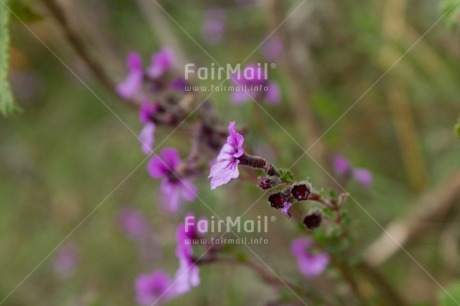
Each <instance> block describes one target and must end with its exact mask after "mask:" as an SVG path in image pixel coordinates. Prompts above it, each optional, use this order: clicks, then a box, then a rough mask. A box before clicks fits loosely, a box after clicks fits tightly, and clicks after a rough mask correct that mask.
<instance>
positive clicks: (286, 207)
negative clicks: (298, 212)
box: [281, 202, 292, 218]
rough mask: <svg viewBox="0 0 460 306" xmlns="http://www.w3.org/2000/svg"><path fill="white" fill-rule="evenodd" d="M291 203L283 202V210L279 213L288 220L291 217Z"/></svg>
mask: <svg viewBox="0 0 460 306" xmlns="http://www.w3.org/2000/svg"><path fill="white" fill-rule="evenodd" d="M291 206H292V203H289V202H285V203H284V206H283V208H281V213H282V214H283V215H286V216H288V218H290V217H291V213H290V209H291Z"/></svg>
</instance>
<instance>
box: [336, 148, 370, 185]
mask: <svg viewBox="0 0 460 306" xmlns="http://www.w3.org/2000/svg"><path fill="white" fill-rule="evenodd" d="M332 167H333V169H334V172H335V173H336V174H337V175H340V176H344V177H347V178H353V179H354V180H356V181H358V182H359V183H360V184H361V185H363V186H364V187H366V188H370V187H372V184H373V177H372V173H371V172H370V171H369V170H367V169H364V168H354V167H353V165H352V164H351V163H350V161H349V160H348V159H346V158H345V157H343V156H340V155H337V156H335V158H334V160H333V162H332Z"/></svg>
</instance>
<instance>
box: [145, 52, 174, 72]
mask: <svg viewBox="0 0 460 306" xmlns="http://www.w3.org/2000/svg"><path fill="white" fill-rule="evenodd" d="M174 63H175V57H174V51H173V49H172V48H163V49H161V50H160V51H158V52H157V53H155V54H153V56H152V64H151V65H150V67H149V68H148V69H147V75H148V76H149V77H151V78H152V79H156V78H159V77H160V76H162V75H163V74H165V73H166V72H168V71H169V70H170V69H171V68H172V67H173V66H174Z"/></svg>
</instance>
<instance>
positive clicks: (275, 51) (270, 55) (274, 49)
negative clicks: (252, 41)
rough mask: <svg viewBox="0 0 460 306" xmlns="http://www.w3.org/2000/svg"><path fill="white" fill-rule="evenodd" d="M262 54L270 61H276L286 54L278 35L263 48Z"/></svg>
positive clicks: (273, 36) (270, 39) (268, 40)
mask: <svg viewBox="0 0 460 306" xmlns="http://www.w3.org/2000/svg"><path fill="white" fill-rule="evenodd" d="M262 53H263V55H264V57H265V58H266V59H267V60H269V61H276V60H278V59H279V58H280V57H281V56H283V54H284V46H283V41H282V40H281V38H280V37H279V36H277V35H272V36H270V37H269V38H268V39H267V40H266V41H265V42H264V44H263V46H262Z"/></svg>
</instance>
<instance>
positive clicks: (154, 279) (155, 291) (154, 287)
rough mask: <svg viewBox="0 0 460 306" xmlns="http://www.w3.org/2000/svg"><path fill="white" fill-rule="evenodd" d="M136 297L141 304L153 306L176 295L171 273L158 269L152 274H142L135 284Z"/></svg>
mask: <svg viewBox="0 0 460 306" xmlns="http://www.w3.org/2000/svg"><path fill="white" fill-rule="evenodd" d="M134 289H135V291H136V299H137V302H138V303H139V304H140V305H143V306H153V305H157V303H159V302H164V301H166V300H168V299H170V298H171V297H173V295H174V291H173V290H172V281H171V279H170V277H169V275H168V274H167V273H166V272H164V271H162V270H157V271H154V272H153V273H151V274H141V275H139V276H138V277H137V279H136V282H135V284H134Z"/></svg>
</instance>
